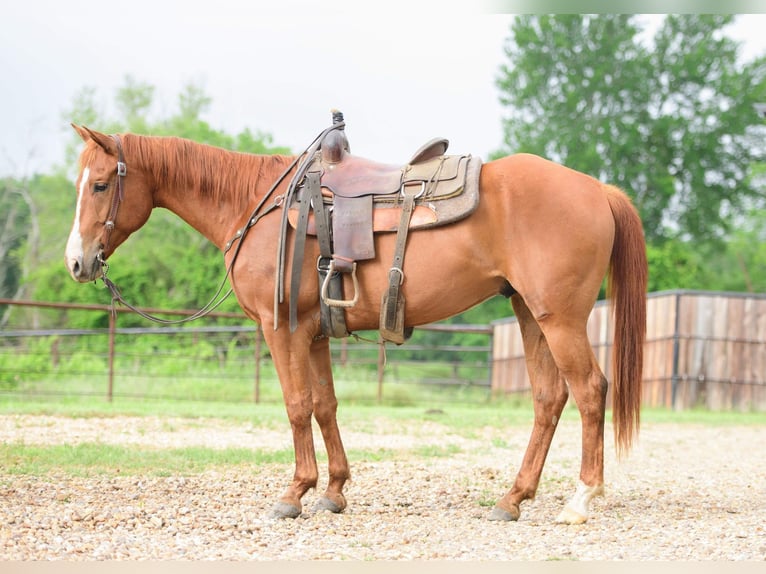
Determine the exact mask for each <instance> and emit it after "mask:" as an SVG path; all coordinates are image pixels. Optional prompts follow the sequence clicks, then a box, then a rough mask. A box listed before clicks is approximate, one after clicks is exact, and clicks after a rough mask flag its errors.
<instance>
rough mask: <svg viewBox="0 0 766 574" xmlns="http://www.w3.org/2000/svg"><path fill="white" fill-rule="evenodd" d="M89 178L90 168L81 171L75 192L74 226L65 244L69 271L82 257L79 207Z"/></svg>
mask: <svg viewBox="0 0 766 574" xmlns="http://www.w3.org/2000/svg"><path fill="white" fill-rule="evenodd" d="M89 176H90V168H87V167H86V168H85V169H84V170H83V171H82V179H81V180H80V189H78V190H77V208H76V209H75V212H74V224H73V225H72V231H71V232H70V233H69V239H68V240H67V242H66V252H65V256H66V262H67V266H68V267H69V270H70V271H71V270H72V263H73V262H75V261H82V257H83V247H82V235H81V234H80V207H81V206H82V197H83V195H84V194H85V190H87V189H88V177H89Z"/></svg>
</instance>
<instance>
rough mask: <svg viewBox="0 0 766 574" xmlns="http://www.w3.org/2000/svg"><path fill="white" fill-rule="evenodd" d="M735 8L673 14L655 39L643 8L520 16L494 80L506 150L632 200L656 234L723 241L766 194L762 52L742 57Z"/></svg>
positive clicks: (652, 235)
mask: <svg viewBox="0 0 766 574" xmlns="http://www.w3.org/2000/svg"><path fill="white" fill-rule="evenodd" d="M733 18H734V17H733V16H732V15H720V14H716V15H711V14H698V15H689V14H686V15H669V16H667V17H666V18H665V19H664V21H663V24H662V26H661V27H660V29H659V31H658V32H657V33H656V35H655V37H654V40H653V42H654V44H653V46H647V45H645V43H643V41H642V40H641V33H642V32H643V31H644V29H643V25H642V20H641V19H640V17H638V16H635V15H624V14H605V15H595V16H594V15H590V16H588V15H575V14H566V15H548V16H530V15H525V16H520V17H518V18H516V19H515V20H514V23H513V24H512V27H511V34H510V36H509V38H508V39H507V42H506V45H505V52H506V55H507V57H508V63H507V64H506V65H504V66H503V67H502V68H501V71H500V75H499V77H498V80H497V85H498V87H499V89H500V91H501V102H502V103H503V105H504V106H505V108H506V110H507V118H506V119H505V121H504V131H505V144H506V146H507V149H506V150H505V151H506V152H508V151H512V152H519V151H527V152H531V153H537V154H539V155H543V156H545V157H548V158H550V159H553V160H555V161H558V162H561V163H564V164H566V165H568V166H570V167H572V168H575V169H578V170H580V171H583V172H586V173H589V174H592V175H594V176H596V177H599V178H600V179H602V180H604V181H609V182H611V183H615V184H617V185H619V186H620V187H622V188H623V189H625V190H626V191H627V192H628V193H630V194H631V195H632V197H633V198H634V201H635V202H636V204H637V206H638V208H639V210H640V212H641V214H642V217H643V219H644V225H645V231H646V235H647V238H648V239H649V240H665V239H668V238H673V237H682V238H689V239H693V240H709V239H715V238H723V237H725V236H726V233H727V232H728V231H729V228H730V225H731V222H732V221H733V217H735V216H737V215H740V214H742V213H743V212H744V211H746V210H747V209H749V208H751V207H752V204H753V202H754V201H762V200H763V197H764V193H763V187H762V186H760V187H759V186H757V185H755V182H754V180H753V179H751V178H750V177H749V174H750V167H751V166H752V165H753V164H754V163H755V162H760V161H764V159H766V150H765V148H764V142H765V141H766V129H764V126H763V125H762V123H761V122H760V120H759V119H758V118H757V117H756V115H755V111H754V109H753V104H754V103H755V102H759V101H766V58H764V57H759V58H757V59H755V60H753V61H751V62H749V63H741V62H739V61H738V59H737V56H738V50H739V46H738V44H737V42H735V41H734V40H732V39H731V38H729V37H727V36H726V34H725V31H726V30H725V29H726V27H727V26H728V25H729V24H731V23H732V21H733Z"/></svg>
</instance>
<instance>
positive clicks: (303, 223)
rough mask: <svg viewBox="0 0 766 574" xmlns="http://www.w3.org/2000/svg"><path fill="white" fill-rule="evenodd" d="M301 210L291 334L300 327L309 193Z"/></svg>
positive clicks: (292, 282)
mask: <svg viewBox="0 0 766 574" xmlns="http://www.w3.org/2000/svg"><path fill="white" fill-rule="evenodd" d="M301 199H302V201H301V202H300V203H301V206H300V210H299V211H298V223H297V225H296V226H295V245H294V246H293V266H292V269H291V270H290V332H291V333H294V332H295V329H297V327H298V293H299V292H300V288H301V272H302V271H303V258H304V255H305V251H306V231H307V230H308V226H309V211H310V210H311V200H310V199H309V197H308V194H307V193H304V194H303V197H302V198H301Z"/></svg>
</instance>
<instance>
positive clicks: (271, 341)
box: [263, 327, 319, 518]
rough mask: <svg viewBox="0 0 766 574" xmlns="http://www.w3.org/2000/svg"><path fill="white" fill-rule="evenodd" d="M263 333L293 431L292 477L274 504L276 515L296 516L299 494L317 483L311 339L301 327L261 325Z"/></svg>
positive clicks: (297, 514) (299, 502) (298, 514)
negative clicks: (276, 327)
mask: <svg viewBox="0 0 766 574" xmlns="http://www.w3.org/2000/svg"><path fill="white" fill-rule="evenodd" d="M263 331H264V336H265V337H266V339H267V341H266V342H267V343H268V345H269V349H270V350H271V354H272V359H273V361H274V366H275V368H276V370H277V375H278V376H279V383H280V385H281V387H282V397H283V399H284V402H285V408H286V409H287V418H288V420H289V421H290V427H291V429H292V433H293V448H294V451H295V473H294V475H293V480H292V482H291V483H290V486H288V488H287V490H286V491H285V492H284V494H283V495H282V496H281V497H280V498H279V501H278V502H277V503H276V505H275V506H274V509H273V511H272V515H273V516H274V517H276V518H296V517H298V516H300V514H301V512H302V509H303V506H302V504H301V498H302V497H303V495H304V494H306V492H307V491H308V490H309V489H310V488H314V487H315V486H316V484H317V479H318V476H319V472H318V470H317V461H316V453H315V451H314V437H313V433H312V429H311V415H312V409H313V400H312V390H311V384H310V382H309V380H310V377H309V375H310V373H309V347H310V344H311V339H310V338H309V337H308V336H306V335H302V334H301V331H300V330H299V331H297V332H296V333H293V334H290V333H289V331H288V330H287V329H280V330H278V331H276V332H275V331H274V330H273V329H270V328H268V327H267V328H264V329H263Z"/></svg>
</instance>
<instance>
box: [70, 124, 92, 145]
mask: <svg viewBox="0 0 766 574" xmlns="http://www.w3.org/2000/svg"><path fill="white" fill-rule="evenodd" d="M69 125H71V126H72V128H73V129H74V131H76V132H77V135H79V136H80V137H81V138H82V141H84V142H87V141H88V140H89V139H90V135H89V134H88V132H87V131H85V128H84V127H83V126H78V125H77V124H69Z"/></svg>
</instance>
